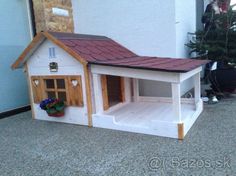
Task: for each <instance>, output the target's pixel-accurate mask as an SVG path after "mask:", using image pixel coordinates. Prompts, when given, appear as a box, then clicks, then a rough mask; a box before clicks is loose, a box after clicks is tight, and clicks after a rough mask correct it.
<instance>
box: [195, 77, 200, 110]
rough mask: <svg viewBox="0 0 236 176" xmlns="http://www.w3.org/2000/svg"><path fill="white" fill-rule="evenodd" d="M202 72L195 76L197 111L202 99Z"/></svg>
mask: <svg viewBox="0 0 236 176" xmlns="http://www.w3.org/2000/svg"><path fill="white" fill-rule="evenodd" d="M200 79H201V78H200V72H198V73H197V74H195V75H194V101H195V107H196V109H197V107H198V104H199V102H200V99H201V81H200Z"/></svg>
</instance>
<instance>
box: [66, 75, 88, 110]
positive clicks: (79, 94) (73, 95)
mask: <svg viewBox="0 0 236 176" xmlns="http://www.w3.org/2000/svg"><path fill="white" fill-rule="evenodd" d="M67 89H68V94H69V96H68V105H69V106H79V107H83V106H84V102H83V91H82V81H81V76H68V77H67Z"/></svg>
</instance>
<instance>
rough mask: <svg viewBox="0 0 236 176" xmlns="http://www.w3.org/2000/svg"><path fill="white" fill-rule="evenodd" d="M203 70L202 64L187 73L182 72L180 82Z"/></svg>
mask: <svg viewBox="0 0 236 176" xmlns="http://www.w3.org/2000/svg"><path fill="white" fill-rule="evenodd" d="M201 71H202V66H200V67H198V68H195V69H194V70H191V71H189V72H186V73H180V82H183V81H185V80H186V79H189V78H191V77H192V76H193V75H195V74H197V73H200V72H201Z"/></svg>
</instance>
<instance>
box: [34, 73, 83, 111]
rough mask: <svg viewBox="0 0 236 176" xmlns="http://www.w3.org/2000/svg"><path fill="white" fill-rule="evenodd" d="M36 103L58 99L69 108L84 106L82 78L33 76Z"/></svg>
mask: <svg viewBox="0 0 236 176" xmlns="http://www.w3.org/2000/svg"><path fill="white" fill-rule="evenodd" d="M31 82H32V90H33V98H34V103H40V102H41V101H42V100H43V99H46V98H58V99H60V100H63V101H64V102H65V103H66V104H67V105H69V106H81V107H82V106H83V92H82V82H81V76H32V77H31Z"/></svg>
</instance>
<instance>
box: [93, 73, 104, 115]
mask: <svg viewBox="0 0 236 176" xmlns="http://www.w3.org/2000/svg"><path fill="white" fill-rule="evenodd" d="M93 87H94V99H95V109H96V114H99V113H102V112H103V100H102V86H101V75H99V74H93Z"/></svg>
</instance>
